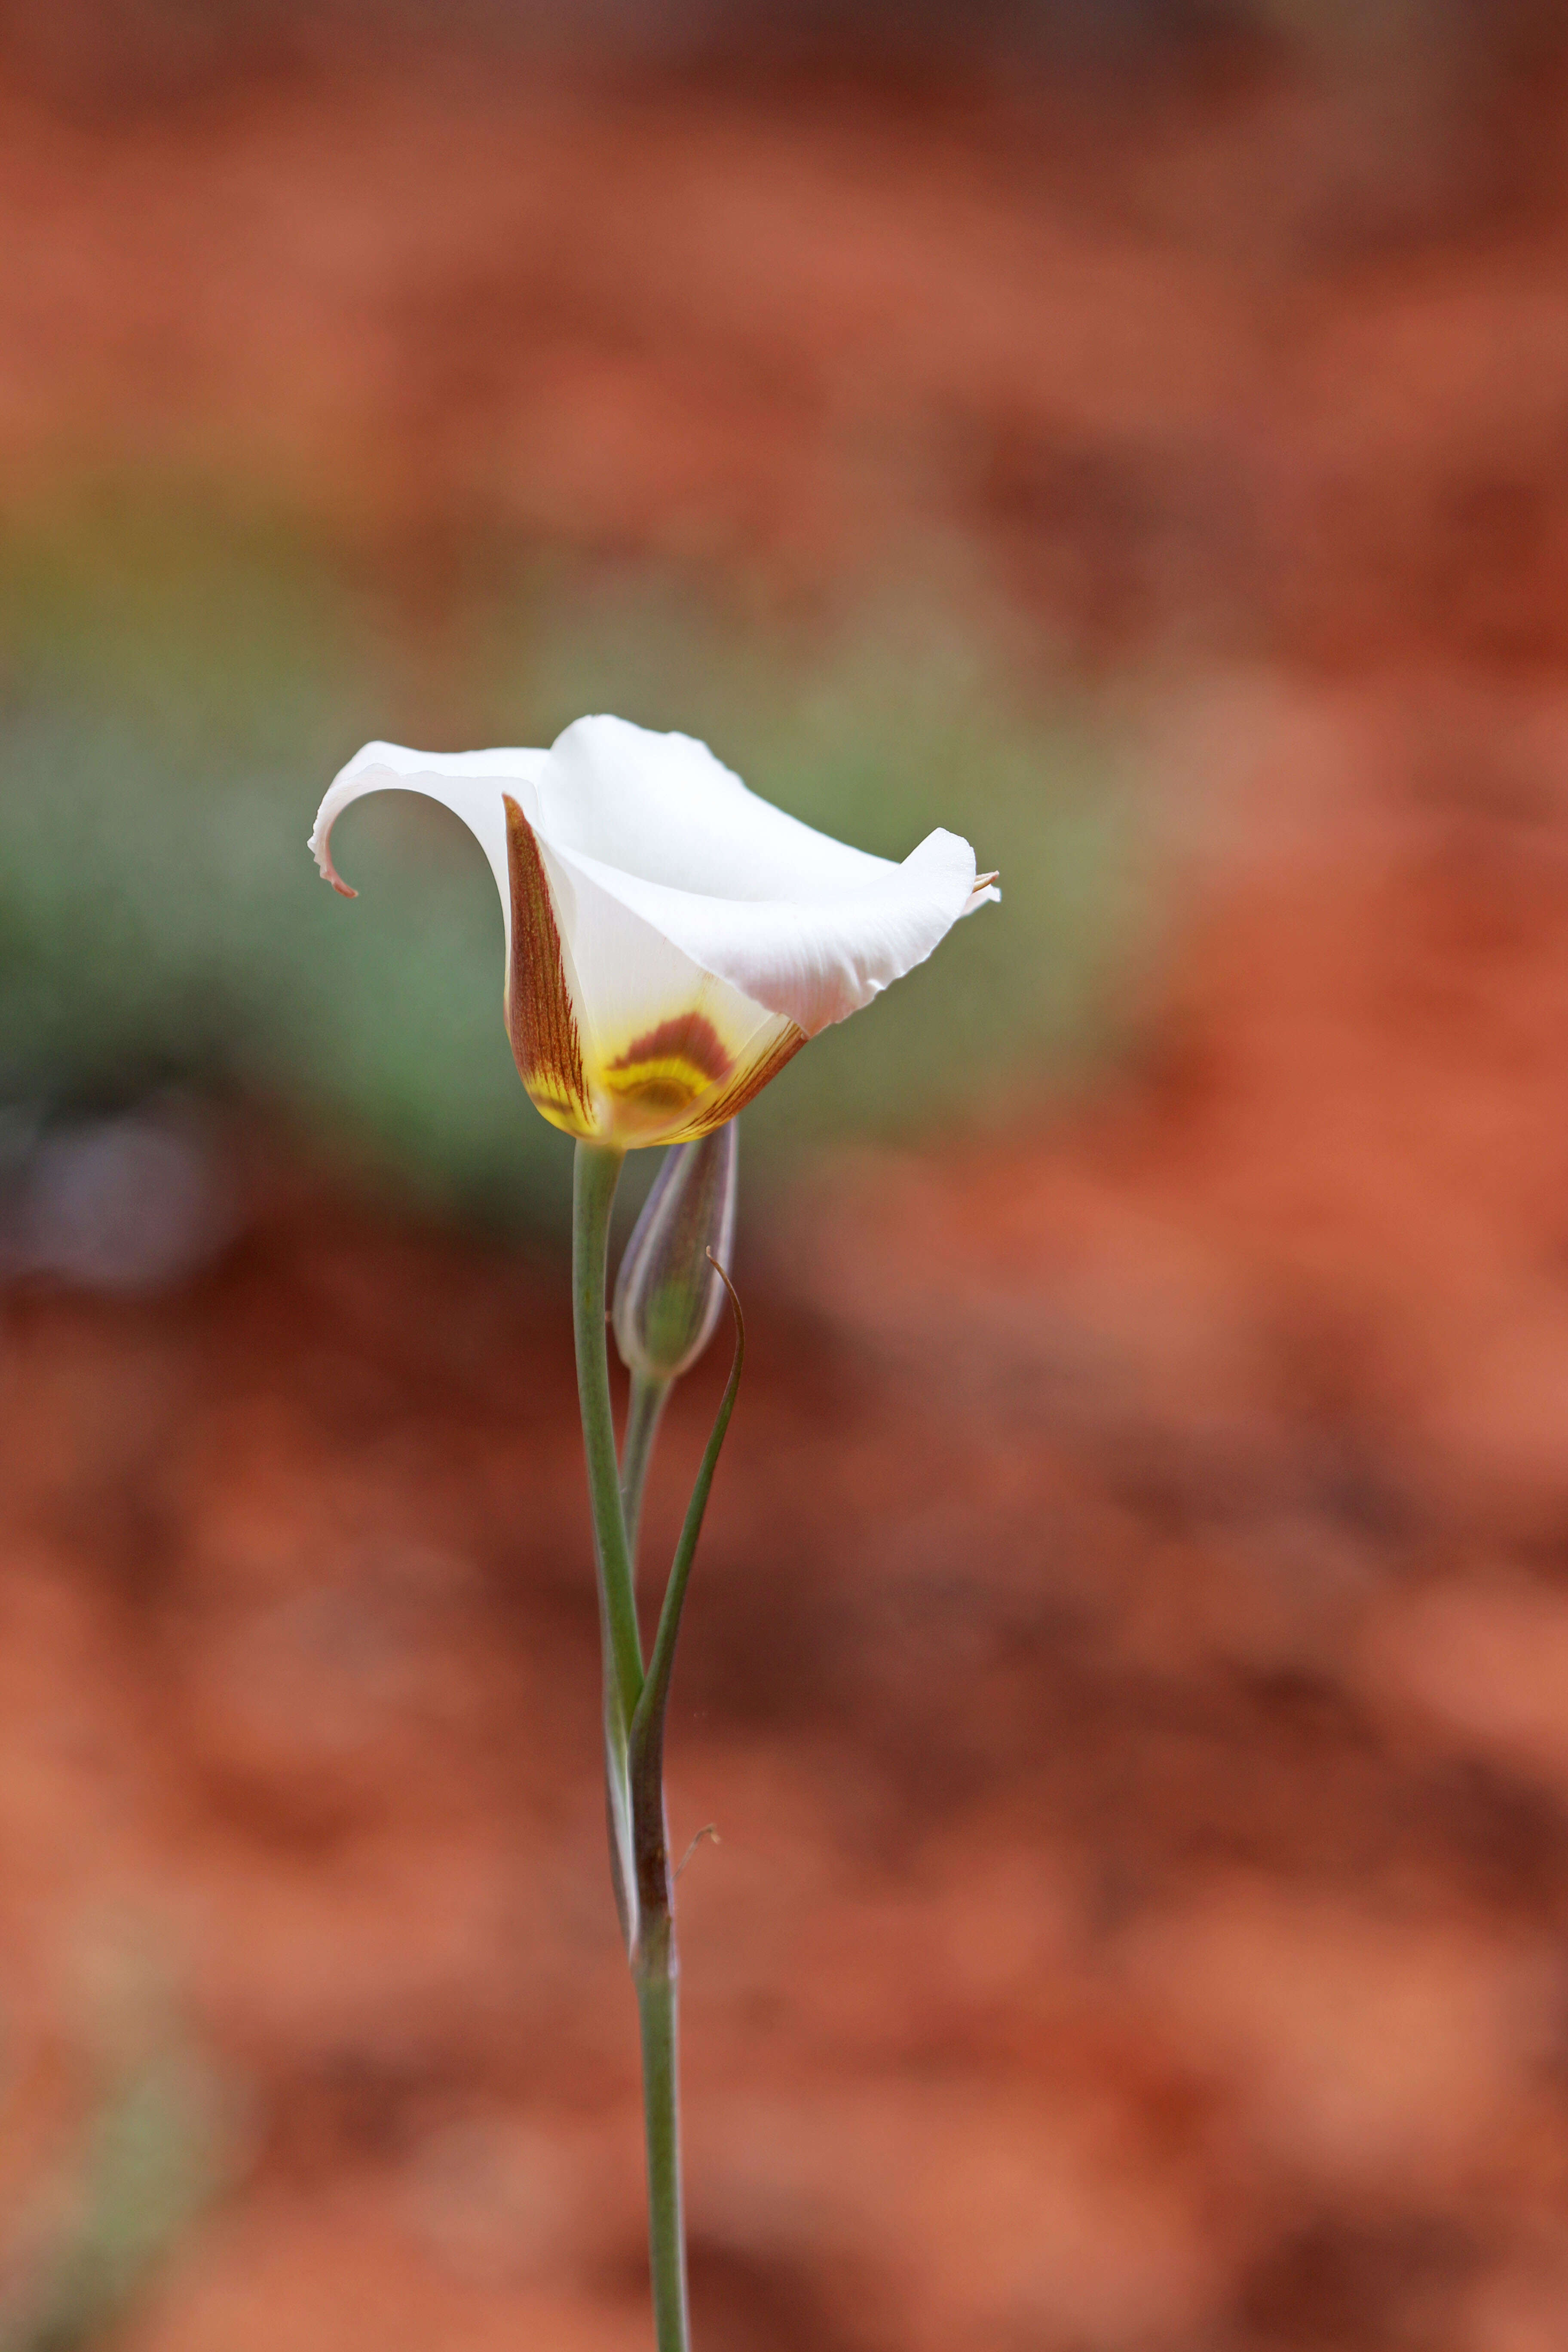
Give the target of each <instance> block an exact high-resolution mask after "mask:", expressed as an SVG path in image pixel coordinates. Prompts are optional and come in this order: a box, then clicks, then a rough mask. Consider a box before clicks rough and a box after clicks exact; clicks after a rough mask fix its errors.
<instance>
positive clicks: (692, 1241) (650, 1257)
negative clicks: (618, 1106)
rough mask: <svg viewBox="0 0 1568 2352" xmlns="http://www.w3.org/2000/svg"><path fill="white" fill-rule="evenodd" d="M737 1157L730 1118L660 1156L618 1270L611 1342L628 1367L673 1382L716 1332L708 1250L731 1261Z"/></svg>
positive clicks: (715, 1280)
mask: <svg viewBox="0 0 1568 2352" xmlns="http://www.w3.org/2000/svg"><path fill="white" fill-rule="evenodd" d="M738 1156H739V1154H738V1145H737V1139H736V1133H735V1121H734V1120H733V1119H730V1120H729V1121H728V1122H727V1123H726V1124H725V1125H724V1126H723V1127H719V1128H715V1129H714V1130H713V1132H712V1134H711V1135H704V1136H702V1137H700V1139H699V1140H698V1141H697V1142H695V1143H678V1144H676V1145H674V1146H673V1147H672V1149H671V1150H669V1151H668V1153H667V1154H666V1155H665V1162H664V1166H663V1167H662V1168H661V1169H660V1170H659V1171H658V1176H657V1177H656V1179H655V1180H654V1187H653V1190H652V1192H650V1193H649V1194H648V1196H647V1201H646V1202H644V1204H643V1213H642V1214H641V1216H640V1217H639V1218H638V1219H637V1225H636V1228H635V1230H634V1232H633V1234H632V1237H631V1239H630V1241H629V1242H628V1243H627V1244H626V1255H625V1256H624V1257H623V1258H622V1260H621V1266H620V1272H619V1273H618V1274H617V1275H616V1303H615V1327H616V1347H617V1348H618V1349H620V1353H621V1361H622V1362H623V1363H624V1364H625V1365H626V1368H627V1370H630V1371H634V1372H642V1373H644V1374H645V1375H646V1376H647V1378H648V1379H650V1380H656V1381H673V1380H678V1379H679V1376H680V1374H681V1373H682V1372H684V1371H687V1370H689V1369H690V1367H691V1366H692V1365H693V1364H694V1363H695V1362H696V1361H697V1359H698V1357H699V1356H700V1354H701V1353H702V1350H703V1349H704V1348H705V1347H706V1346H707V1345H708V1342H709V1340H710V1339H711V1338H712V1337H713V1327H714V1325H715V1324H716V1323H717V1322H718V1320H719V1316H720V1312H721V1308H722V1307H723V1304H724V1286H723V1284H722V1283H721V1281H720V1279H719V1277H718V1276H717V1275H716V1274H715V1273H714V1271H713V1267H712V1265H711V1264H710V1260H709V1256H708V1253H709V1251H710V1250H711V1251H712V1253H713V1255H714V1256H715V1257H716V1258H717V1259H718V1260H719V1263H720V1265H723V1266H725V1267H727V1266H728V1265H729V1262H730V1250H731V1244H732V1243H733V1241H734V1237H735V1167H736V1160H737V1158H738Z"/></svg>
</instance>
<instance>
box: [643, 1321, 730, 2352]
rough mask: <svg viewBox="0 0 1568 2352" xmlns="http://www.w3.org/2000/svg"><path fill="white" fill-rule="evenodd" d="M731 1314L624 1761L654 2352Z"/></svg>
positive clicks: (679, 2264)
mask: <svg viewBox="0 0 1568 2352" xmlns="http://www.w3.org/2000/svg"><path fill="white" fill-rule="evenodd" d="M724 1286H725V1288H726V1289H727V1290H729V1292H730V1298H731V1305H732V1306H733V1307H734V1310H735V1360H734V1363H733V1364H732V1366H731V1371H730V1378H729V1381H728V1383H727V1385H726V1387H725V1390H724V1395H723V1400H722V1402H721V1404H720V1407H719V1413H718V1418H717V1420H716V1421H715V1422H714V1424H713V1433H712V1435H711V1436H710V1438H709V1440H708V1447H707V1451H706V1452H705V1453H704V1454H703V1456H702V1466H701V1468H700V1470H699V1471H698V1474H697V1484H696V1486H694V1487H693V1489H692V1493H691V1500H690V1502H689V1505H688V1506H687V1512H686V1521H685V1525H684V1526H683V1527H682V1528H681V1530H680V1541H679V1544H678V1545H677V1547H676V1553H675V1559H674V1563H673V1565H672V1566H671V1569H670V1571H669V1584H668V1589H667V1591H666V1592H665V1596H664V1607H663V1609H662V1610H661V1612H659V1620H658V1634H657V1636H656V1637H655V1641H654V1646H653V1655H652V1657H651V1658H650V1660H649V1662H648V1671H647V1679H646V1681H645V1682H644V1684H643V1688H642V1696H641V1697H640V1698H639V1699H638V1701H637V1710H636V1712H635V1714H634V1715H633V1717H632V1722H631V1739H630V1748H629V1754H628V1757H627V1770H628V1780H629V1792H630V1798H631V1816H632V1835H633V1843H634V1853H635V1866H636V1871H637V1944H636V1947H635V1949H634V1951H633V1954H632V1973H633V1975H634V1976H635V1978H636V1979H637V2014H638V2017H639V2019H640V2021H641V2025H642V2065H643V2112H644V2115H645V2117H646V2120H647V2200H648V2245H649V2255H650V2261H651V2264H652V2270H653V2305H654V2315H655V2318H656V2320H657V2322H658V2352H690V2338H689V2335H688V2332H687V2315H686V2233H685V2223H684V2221H683V2218H682V2214H681V2195H680V2092H679V2075H678V2046H677V2043H678V2026H677V2004H678V1989H679V1961H678V1959H677V1957H676V1946H675V1890H674V1886H673V1885H672V1882H671V1878H670V1870H669V1837H668V1830H667V1829H666V1826H665V1813H664V1719H665V1714H666V1710H667V1708H668V1702H669V1680H670V1675H671V1672H672V1671H673V1668H674V1664H675V1643H676V1636H677V1634H678V1633H679V1631H680V1612H681V1604H682V1603H683V1601H685V1598H686V1587H687V1584H688V1581H689V1578H690V1575H691V1563H692V1561H693V1559H695V1558H696V1556H697V1539H698V1537H699V1536H700V1534H701V1532H702V1517H703V1513H704V1511H705V1510H706V1509H707V1507H708V1496H709V1493H710V1489H711V1487H712V1485H713V1473H714V1471H715V1470H716V1469H717V1468H718V1466H719V1450H720V1448H721V1445H722V1444H723V1443H724V1433H725V1431H726V1430H727V1429H728V1428H729V1426H730V1416H731V1413H732V1412H733V1411H734V1409H735V1398H736V1395H737V1393H738V1391H739V1390H740V1385H741V1366H742V1361H743V1360H744V1357H745V1349H746V1335H745V1328H744V1326H743V1325H742V1320H741V1307H740V1301H739V1300H738V1299H737V1298H736V1297H735V1293H734V1291H733V1289H732V1288H731V1284H730V1279H729V1276H727V1275H726V1276H724Z"/></svg>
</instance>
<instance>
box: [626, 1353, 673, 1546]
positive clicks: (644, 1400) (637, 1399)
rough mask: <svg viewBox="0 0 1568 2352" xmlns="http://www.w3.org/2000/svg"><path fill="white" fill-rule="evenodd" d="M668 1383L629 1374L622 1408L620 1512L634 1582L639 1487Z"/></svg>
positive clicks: (650, 1456)
mask: <svg viewBox="0 0 1568 2352" xmlns="http://www.w3.org/2000/svg"><path fill="white" fill-rule="evenodd" d="M674 1385H675V1383H674V1382H673V1381H660V1380H655V1379H654V1378H653V1376H652V1375H651V1374H650V1373H647V1372H634V1373H633V1374H632V1392H631V1399H630V1402H629V1403H628V1404H627V1406H626V1435H625V1437H624V1438H623V1440H622V1442H621V1509H622V1513H623V1515H624V1517H625V1519H626V1550H627V1553H628V1554H629V1556H630V1559H631V1563H632V1575H633V1578H634V1580H635V1578H636V1576H637V1528H638V1527H639V1525H640V1524H641V1521H642V1498H643V1488H644V1486H646V1485H647V1465H648V1464H649V1463H650V1462H651V1461H652V1459H653V1441H654V1439H655V1438H656V1437H657V1435H658V1424H659V1421H660V1418H661V1416H662V1414H663V1412H664V1408H665V1405H666V1404H667V1402H668V1399H669V1391H670V1390H671V1389H672V1388H673V1386H674Z"/></svg>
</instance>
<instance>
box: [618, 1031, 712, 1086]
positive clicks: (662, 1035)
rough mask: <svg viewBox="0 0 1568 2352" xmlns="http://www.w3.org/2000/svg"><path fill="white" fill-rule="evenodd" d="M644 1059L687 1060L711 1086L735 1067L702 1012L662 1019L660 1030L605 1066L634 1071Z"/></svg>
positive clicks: (647, 1034) (636, 1039) (634, 1042)
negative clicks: (668, 1019) (667, 1019)
mask: <svg viewBox="0 0 1568 2352" xmlns="http://www.w3.org/2000/svg"><path fill="white" fill-rule="evenodd" d="M645 1062H685V1063H687V1064H689V1066H690V1067H691V1068H692V1069H694V1070H700V1071H701V1073H702V1076H704V1077H705V1078H706V1079H707V1080H708V1082H709V1084H710V1086H712V1085H717V1083H718V1082H719V1080H720V1079H721V1078H727V1077H728V1076H729V1075H730V1073H731V1070H732V1069H733V1068H734V1066H735V1064H734V1058H733V1056H732V1055H730V1054H727V1053H726V1052H725V1050H724V1041H723V1039H722V1038H721V1036H720V1034H719V1032H718V1031H717V1029H715V1028H714V1026H713V1024H712V1023H711V1021H710V1020H709V1019H708V1018H707V1017H706V1015H705V1014H703V1013H677V1014H676V1016H675V1017H674V1019H673V1020H670V1021H661V1022H660V1023H659V1024H658V1028H657V1029H648V1030H647V1031H645V1032H644V1034H643V1035H642V1036H640V1037H634V1038H633V1039H632V1042H631V1044H630V1045H628V1046H627V1047H626V1052H625V1053H624V1054H621V1055H617V1057H616V1060H615V1061H613V1062H609V1063H606V1064H605V1067H606V1069H610V1070H631V1069H636V1068H637V1067H639V1066H641V1065H642V1064H643V1063H645Z"/></svg>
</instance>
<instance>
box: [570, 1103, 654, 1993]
mask: <svg viewBox="0 0 1568 2352" xmlns="http://www.w3.org/2000/svg"><path fill="white" fill-rule="evenodd" d="M620 1172H621V1154H620V1153H619V1152H618V1151H615V1150H608V1149H606V1148H605V1147H604V1146H603V1145H599V1144H593V1143H579V1145H578V1146H577V1159H576V1165H575V1169H574V1177H573V1192H572V1319H573V1324H574V1329H575V1332H576V1339H577V1397H578V1402H579V1404H580V1406H581V1408H582V1414H583V1451H584V1456H585V1457H586V1461H587V1466H588V1501H589V1505H590V1507H591V1508H592V1511H593V1515H594V1558H595V1568H596V1570H597V1576H598V1587H599V1630H600V1634H601V1637H602V1640H603V1643H604V1653H605V1810H606V1812H607V1815H608V1822H609V1832H610V1875H611V1881H612V1884H613V1885H614V1887H615V1891H616V1912H617V1914H618V1915H619V1917H620V1922H621V1933H622V1935H623V1936H624V1937H625V1938H626V1949H627V1951H628V1952H630V1951H632V1950H633V1949H634V1948H635V1947H636V1943H637V1853H636V1847H637V1838H636V1832H635V1829H634V1825H633V1821H632V1796H631V1770H630V1759H629V1757H628V1754H627V1741H628V1738H629V1735H630V1730H631V1718H632V1712H633V1709H634V1708H635V1707H636V1706H637V1699H638V1697H639V1696H641V1692H642V1679H643V1675H642V1643H641V1640H640V1638H639V1636H638V1633H637V1597H636V1594H635V1593H634V1591H633V1590H632V1566H631V1557H630V1554H629V1552H628V1551H627V1549H626V1522H625V1520H624V1519H623V1518H622V1516H621V1487H620V1476H619V1473H618V1471H617V1469H616V1426H615V1420H614V1416H613V1414H612V1412H611V1410H610V1364H609V1354H608V1350H607V1349H606V1348H605V1262H606V1259H607V1256H608V1254H609V1239H610V1208H611V1204H612V1203H613V1202H614V1200H615V1197H616V1182H617V1181H618V1179H619V1176H620Z"/></svg>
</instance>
